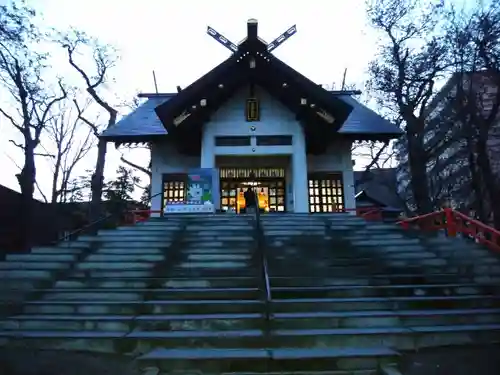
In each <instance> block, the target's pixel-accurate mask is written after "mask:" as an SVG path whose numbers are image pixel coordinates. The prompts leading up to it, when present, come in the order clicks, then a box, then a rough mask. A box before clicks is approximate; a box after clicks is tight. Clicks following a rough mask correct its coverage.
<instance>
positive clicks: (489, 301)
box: [272, 294, 500, 312]
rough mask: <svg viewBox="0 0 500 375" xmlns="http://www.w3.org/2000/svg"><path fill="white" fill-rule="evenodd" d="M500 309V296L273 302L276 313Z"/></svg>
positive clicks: (311, 299)
mask: <svg viewBox="0 0 500 375" xmlns="http://www.w3.org/2000/svg"><path fill="white" fill-rule="evenodd" d="M489 307H500V295H485V294H481V295H479V294H471V295H460V296H404V297H356V298H296V299H273V301H272V308H273V311H275V312H292V311H295V312H304V311H306V312H307V311H312V310H313V309H314V310H315V311H348V310H364V311H366V310H398V309H405V310H412V309H439V308H442V309H454V308H489Z"/></svg>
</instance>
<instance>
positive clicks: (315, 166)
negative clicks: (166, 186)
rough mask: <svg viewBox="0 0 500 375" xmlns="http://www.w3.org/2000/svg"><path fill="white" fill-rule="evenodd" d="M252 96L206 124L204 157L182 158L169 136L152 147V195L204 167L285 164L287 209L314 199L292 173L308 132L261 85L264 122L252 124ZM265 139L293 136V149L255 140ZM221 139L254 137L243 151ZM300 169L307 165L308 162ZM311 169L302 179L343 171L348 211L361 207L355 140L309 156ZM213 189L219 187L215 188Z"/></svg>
mask: <svg viewBox="0 0 500 375" xmlns="http://www.w3.org/2000/svg"><path fill="white" fill-rule="evenodd" d="M248 93H249V89H248V88H244V89H242V90H240V91H239V92H237V93H236V94H235V95H234V97H233V98H231V99H230V100H229V101H228V102H226V103H225V104H224V105H223V106H222V107H221V108H220V109H219V110H218V111H217V112H215V113H214V114H213V115H212V117H211V121H210V122H208V123H206V124H204V126H203V137H202V149H201V157H187V156H184V155H180V154H179V153H177V151H176V149H175V147H174V145H173V144H172V142H171V141H170V140H168V136H167V137H166V139H165V140H164V141H162V142H159V143H154V144H153V145H152V149H151V156H152V187H151V190H152V191H151V192H152V195H155V194H158V193H160V192H161V190H162V188H163V187H162V174H164V173H186V172H187V171H188V170H189V169H192V168H200V167H201V168H214V167H215V168H218V167H222V166H228V167H229V166H234V167H238V166H249V165H252V166H256V167H258V166H267V167H270V166H283V167H285V168H286V169H287V181H286V182H287V189H286V192H287V208H288V209H289V210H290V211H293V208H294V196H296V199H297V198H298V199H300V200H301V201H302V202H308V201H309V200H308V198H309V197H308V190H307V181H306V183H305V184H304V181H302V180H304V178H298V179H296V178H294V173H293V162H292V161H293V160H292V159H291V157H293V155H297V154H302V155H304V153H305V148H304V147H305V142H304V141H305V140H304V133H303V131H302V128H301V125H300V123H299V122H298V121H297V120H296V119H295V114H294V113H293V112H291V111H289V110H288V109H287V108H286V107H285V106H283V105H282V104H281V103H280V102H279V101H278V100H276V99H274V98H273V97H272V96H270V95H269V94H268V93H267V92H265V91H264V90H262V89H260V88H258V87H256V96H257V97H258V98H259V99H260V121H257V122H247V121H246V119H245V103H246V98H247V97H248ZM252 127H255V130H252ZM260 135H291V136H292V137H293V145H291V146H257V145H256V140H255V137H256V136H260ZM217 136H250V137H252V144H251V146H243V147H241V146H240V147H216V146H215V137H217ZM231 159H232V160H231ZM228 160H231V161H228ZM271 162H276V164H272V163H271ZM270 163H271V165H270ZM299 164H300V163H299ZM300 165H303V166H305V163H302V164H300ZM307 169H308V171H305V170H303V171H301V172H300V173H301V174H302V173H303V175H302V177H305V176H307V173H308V172H321V171H327V172H341V173H342V174H343V181H344V195H345V197H344V199H345V207H346V208H355V207H356V203H355V198H354V194H355V192H354V174H353V169H352V161H351V143H350V142H337V143H335V144H332V145H331V146H330V147H329V148H328V151H327V153H326V154H324V155H319V156H314V155H308V156H307ZM294 181H296V182H297V183H298V184H300V187H299V189H297V187H296V186H293V188H292V185H293V184H294ZM302 185H305V186H302ZM214 189H218V187H216V186H214ZM161 199H162V198H161V196H158V197H155V198H153V199H152V210H160V209H161ZM296 199H295V200H296ZM215 203H216V206H218V205H219V204H220V202H218V201H217V202H215Z"/></svg>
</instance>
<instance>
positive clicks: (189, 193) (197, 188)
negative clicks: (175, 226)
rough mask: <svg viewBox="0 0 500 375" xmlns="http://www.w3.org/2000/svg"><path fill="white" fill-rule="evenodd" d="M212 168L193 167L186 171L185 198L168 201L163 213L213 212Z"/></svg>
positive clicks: (213, 174)
mask: <svg viewBox="0 0 500 375" xmlns="http://www.w3.org/2000/svg"><path fill="white" fill-rule="evenodd" d="M214 176H215V173H214V169H212V168H200V169H193V170H190V171H189V172H188V173H187V183H186V200H185V201H184V202H179V203H169V204H167V205H166V206H165V209H164V211H163V212H164V213H165V214H172V213H214V212H215V206H214V197H213V191H214Z"/></svg>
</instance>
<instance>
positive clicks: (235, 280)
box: [55, 276, 260, 289]
mask: <svg viewBox="0 0 500 375" xmlns="http://www.w3.org/2000/svg"><path fill="white" fill-rule="evenodd" d="M259 282H260V279H259V278H258V277H241V276H238V277H232V278H225V277H207V278H199V279H193V278H191V277H188V278H173V277H164V278H158V277H152V278H134V277H132V278H119V279H118V278H115V279H108V278H92V279H84V280H82V279H75V278H67V279H65V280H61V281H57V282H56V284H55V288H68V289H69V288H77V289H81V288H97V289H100V288H108V289H111V288H118V289H119V288H125V289H126V288H144V289H146V288H148V287H151V286H152V285H153V286H154V287H155V288H186V289H189V288H200V289H201V288H232V287H235V288H254V287H255V286H256V285H259Z"/></svg>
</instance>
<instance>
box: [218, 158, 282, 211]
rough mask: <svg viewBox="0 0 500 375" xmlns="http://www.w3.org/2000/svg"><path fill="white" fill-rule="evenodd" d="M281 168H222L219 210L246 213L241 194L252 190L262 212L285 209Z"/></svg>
mask: <svg viewBox="0 0 500 375" xmlns="http://www.w3.org/2000/svg"><path fill="white" fill-rule="evenodd" d="M285 186H286V176H285V169H284V168H221V169H220V188H221V194H220V197H221V205H220V206H221V210H222V211H223V212H234V213H245V212H246V207H245V198H244V193H245V191H246V190H247V189H248V188H251V189H253V190H254V191H255V194H256V195H257V198H258V202H259V208H260V210H261V212H263V213H264V212H285V211H286V189H285Z"/></svg>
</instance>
